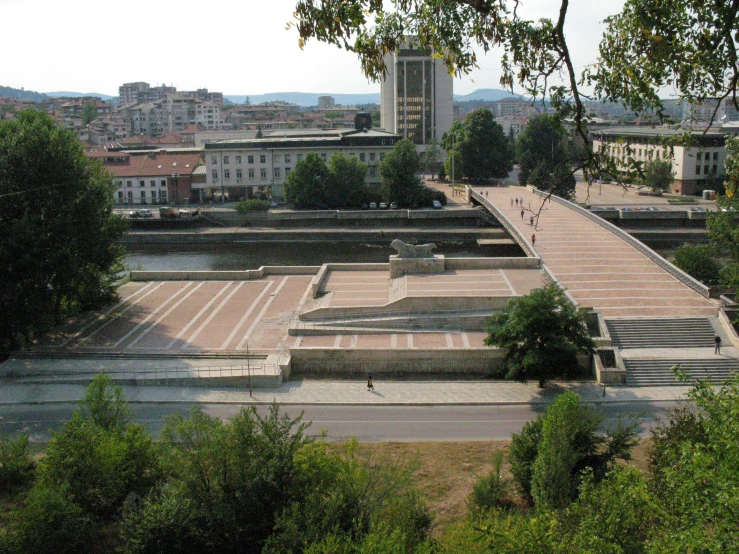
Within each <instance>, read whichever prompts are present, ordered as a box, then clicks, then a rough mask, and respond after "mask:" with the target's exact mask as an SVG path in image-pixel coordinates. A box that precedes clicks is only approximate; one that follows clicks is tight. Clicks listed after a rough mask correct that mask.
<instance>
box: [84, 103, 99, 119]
mask: <svg viewBox="0 0 739 554" xmlns="http://www.w3.org/2000/svg"><path fill="white" fill-rule="evenodd" d="M97 118H98V108H97V104H96V102H95V100H90V101H89V102H85V105H84V106H83V107H82V124H83V125H88V124H89V123H91V122H93V121H95V120H96V119H97Z"/></svg>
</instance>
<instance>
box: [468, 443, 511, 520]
mask: <svg viewBox="0 0 739 554" xmlns="http://www.w3.org/2000/svg"><path fill="white" fill-rule="evenodd" d="M502 463H503V452H502V451H501V450H498V451H496V452H495V454H493V471H491V472H490V473H489V474H487V475H484V476H482V477H480V478H479V479H478V480H477V482H476V483H475V484H474V485H473V487H472V492H471V493H470V496H469V498H468V499H467V504H468V505H469V507H470V509H471V511H472V512H473V513H481V512H488V511H490V510H493V509H495V508H503V507H506V506H508V505H510V504H511V501H510V499H509V498H508V489H509V488H510V481H509V480H508V479H504V478H503V477H501V475H500V470H501V465H502Z"/></svg>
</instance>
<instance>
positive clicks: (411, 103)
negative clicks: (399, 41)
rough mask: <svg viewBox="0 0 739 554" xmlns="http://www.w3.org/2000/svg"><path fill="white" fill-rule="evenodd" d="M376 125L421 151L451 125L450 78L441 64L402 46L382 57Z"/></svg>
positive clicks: (419, 51)
mask: <svg viewBox="0 0 739 554" xmlns="http://www.w3.org/2000/svg"><path fill="white" fill-rule="evenodd" d="M385 65H386V66H387V73H386V75H385V78H384V79H383V80H382V83H381V87H382V88H381V91H380V99H381V107H380V126H381V127H382V128H383V129H385V130H386V131H388V132H391V133H396V134H398V135H400V136H401V137H402V138H407V139H411V140H412V141H413V142H414V143H415V144H417V145H418V146H419V150H423V149H424V148H425V145H426V144H429V142H431V140H432V139H436V140H437V141H441V135H442V134H444V133H445V132H446V131H448V130H449V129H450V128H451V126H452V121H453V118H454V106H453V101H454V99H453V79H452V76H451V75H450V74H449V70H448V69H447V67H446V65H445V63H444V61H443V60H441V59H434V58H433V57H432V56H431V55H429V53H428V52H425V51H423V50H419V49H416V48H413V47H409V46H407V45H406V47H405V48H401V49H400V50H399V51H397V52H394V53H391V54H388V55H386V56H385Z"/></svg>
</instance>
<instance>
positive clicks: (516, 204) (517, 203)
mask: <svg viewBox="0 0 739 554" xmlns="http://www.w3.org/2000/svg"><path fill="white" fill-rule="evenodd" d="M516 207H517V208H518V198H516Z"/></svg>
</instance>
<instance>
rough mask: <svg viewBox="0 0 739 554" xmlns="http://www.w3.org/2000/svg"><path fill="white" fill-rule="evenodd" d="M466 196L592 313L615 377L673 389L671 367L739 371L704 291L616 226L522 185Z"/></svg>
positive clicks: (723, 322)
mask: <svg viewBox="0 0 739 554" xmlns="http://www.w3.org/2000/svg"><path fill="white" fill-rule="evenodd" d="M468 194H469V197H470V200H472V201H474V202H476V203H478V204H480V205H482V206H484V207H485V208H487V209H488V210H489V211H490V212H491V213H492V214H493V215H494V216H495V217H496V218H497V219H498V220H499V221H500V223H501V224H502V225H503V227H504V228H505V229H506V230H507V231H508V233H509V234H510V235H511V237H512V238H513V239H514V240H515V241H516V242H517V243H518V244H519V245H520V246H521V248H523V250H524V251H525V252H526V253H527V255H528V256H531V257H536V258H539V260H540V263H541V267H542V269H543V270H544V271H545V272H546V273H547V274H548V275H549V277H550V278H551V279H552V280H553V281H556V282H558V283H559V284H560V285H561V286H562V287H563V288H564V289H565V291H566V292H567V294H568V296H569V297H570V299H571V300H572V301H573V302H574V303H575V304H577V305H578V306H580V307H583V308H589V309H592V310H594V311H595V312H597V313H598V315H599V321H600V328H601V336H603V337H604V340H603V341H602V342H603V343H604V344H609V343H611V344H612V345H613V346H614V347H615V348H614V349H615V365H618V368H614V369H618V370H619V371H614V375H615V374H618V373H621V375H619V376H618V380H621V379H623V377H624V376H625V381H626V383H628V384H658V383H668V382H669V383H674V382H675V379H674V375H673V372H672V371H671V368H672V367H674V366H675V365H678V364H679V365H681V368H682V369H686V370H687V372H688V375H689V376H693V377H701V378H705V377H706V375H707V376H709V377H710V376H711V372H710V370H709V371H708V373H706V367H709V368H712V367H714V368H716V376H719V375H720V376H721V377H723V378H725V377H726V376H727V375H728V374H729V373H730V372H731V371H734V370H736V369H739V362H738V361H737V359H736V358H737V355H738V354H739V350H737V349H736V348H735V346H736V344H735V343H739V339H738V338H737V336H736V333H735V332H734V330H733V328H732V327H731V325H730V324H729V323H728V320H727V319H726V318H725V316H724V315H723V314H721V313H720V307H719V304H718V302H717V301H716V300H712V299H711V298H709V289H708V287H706V286H705V285H703V284H702V283H700V282H698V281H696V280H695V279H693V278H692V277H690V276H689V275H687V274H685V273H684V272H682V271H681V270H679V269H678V268H677V267H675V266H673V265H672V264H670V263H669V262H667V261H666V260H665V259H664V258H662V257H661V256H660V255H659V254H657V253H656V252H654V251H653V250H651V249H650V248H648V247H647V246H645V245H644V244H642V243H641V242H639V241H638V240H636V239H634V238H633V237H631V236H630V235H628V234H627V233H625V232H624V231H622V230H621V229H619V228H618V227H615V226H614V225H612V224H610V223H608V222H607V221H605V220H603V219H601V218H599V217H598V216H597V215H594V214H592V213H590V212H589V211H588V210H585V209H583V208H581V207H580V206H578V205H577V204H574V203H572V202H568V201H566V200H563V199H561V198H558V197H556V196H552V197H551V198H548V197H547V196H546V195H544V194H543V193H541V192H540V191H537V190H535V189H533V190H532V189H531V188H530V187H495V188H485V189H482V190H480V189H478V190H475V189H472V188H470V189H469V190H468ZM516 200H518V202H516ZM715 334H718V335H719V336H721V337H722V339H723V344H724V348H723V349H722V354H721V355H716V354H714V348H713V346H714V345H713V338H714V336H715ZM693 369H695V371H696V372H698V371H699V370H700V371H701V372H702V373H696V375H692V373H691V371H693Z"/></svg>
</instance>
